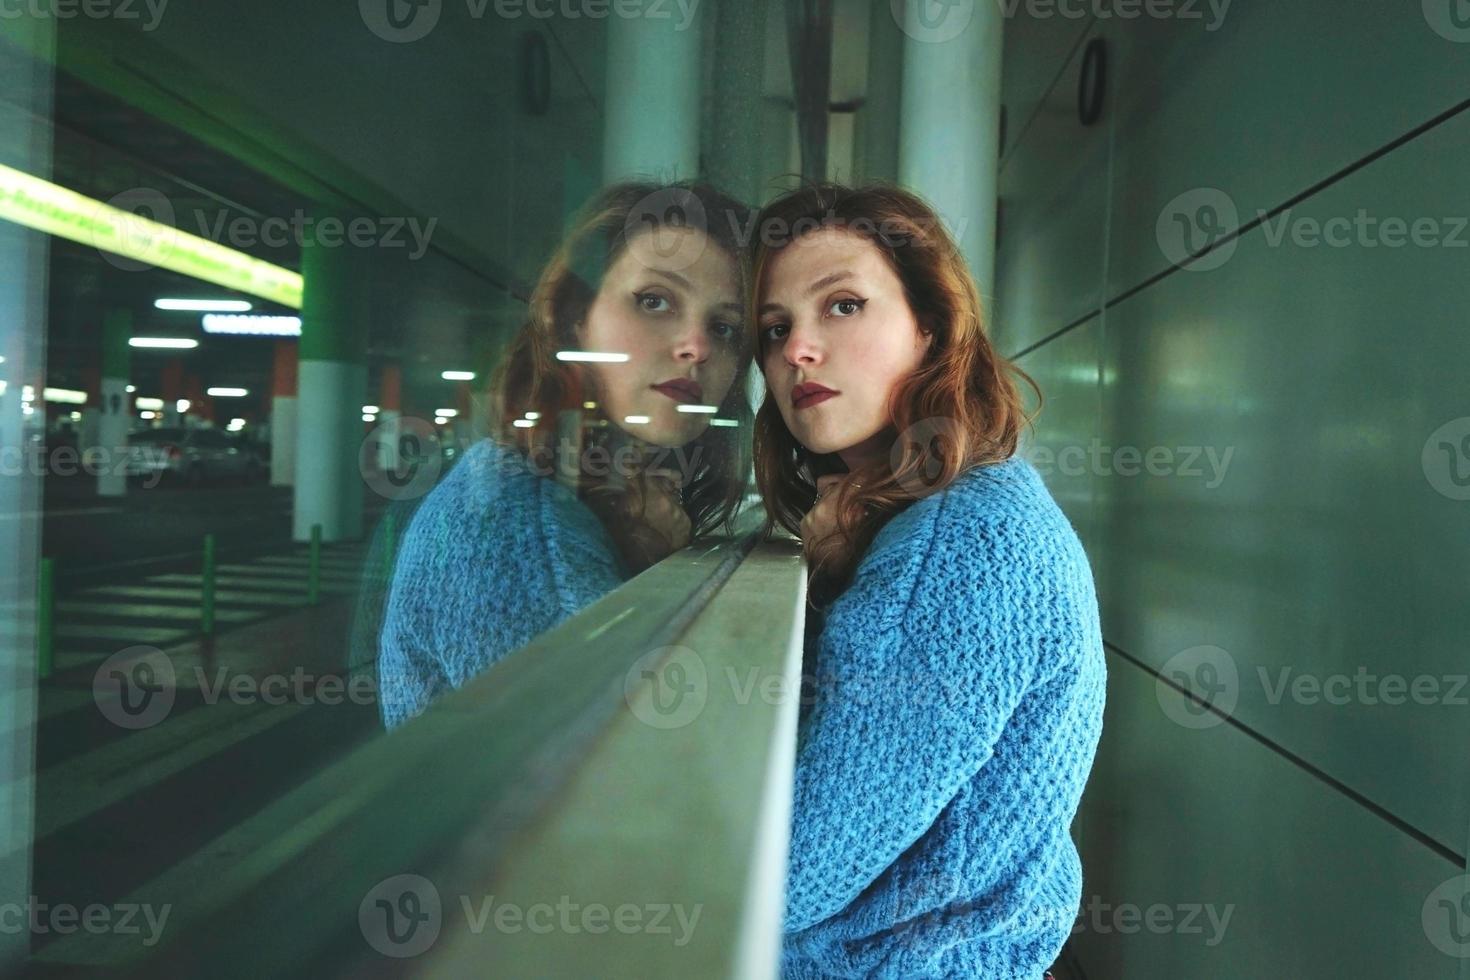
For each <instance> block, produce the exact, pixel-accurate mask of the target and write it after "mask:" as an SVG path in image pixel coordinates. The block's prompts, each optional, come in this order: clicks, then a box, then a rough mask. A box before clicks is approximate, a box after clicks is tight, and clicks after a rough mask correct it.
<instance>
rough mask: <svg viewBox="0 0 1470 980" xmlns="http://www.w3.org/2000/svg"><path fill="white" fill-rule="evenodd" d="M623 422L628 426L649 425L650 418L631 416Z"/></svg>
mask: <svg viewBox="0 0 1470 980" xmlns="http://www.w3.org/2000/svg"><path fill="white" fill-rule="evenodd" d="M623 422H624V423H625V424H627V425H647V424H648V416H647V415H629V416H628V417H627V418H625V419H623Z"/></svg>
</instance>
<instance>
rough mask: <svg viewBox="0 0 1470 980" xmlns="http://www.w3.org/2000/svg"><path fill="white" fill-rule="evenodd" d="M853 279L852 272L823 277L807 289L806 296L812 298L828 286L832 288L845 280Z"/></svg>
mask: <svg viewBox="0 0 1470 980" xmlns="http://www.w3.org/2000/svg"><path fill="white" fill-rule="evenodd" d="M851 278H852V273H851V272H845V271H844V272H834V273H832V274H831V275H827V276H823V277H822V278H820V279H818V280H817V281H816V282H814V283H812V284H811V285H810V286H808V287H806V294H807V295H808V296H810V295H811V294H812V293H820V292H821V291H822V290H824V289H826V288H827V287H828V286H832V285H834V284H836V283H839V282H842V281H843V280H846V279H851Z"/></svg>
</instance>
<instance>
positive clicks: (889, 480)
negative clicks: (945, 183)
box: [751, 184, 1041, 585]
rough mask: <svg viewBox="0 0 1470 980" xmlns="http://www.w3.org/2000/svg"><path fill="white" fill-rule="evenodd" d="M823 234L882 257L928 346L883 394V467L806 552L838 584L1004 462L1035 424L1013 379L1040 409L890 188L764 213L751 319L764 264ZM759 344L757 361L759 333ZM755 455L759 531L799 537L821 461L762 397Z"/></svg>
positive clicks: (914, 208)
mask: <svg viewBox="0 0 1470 980" xmlns="http://www.w3.org/2000/svg"><path fill="white" fill-rule="evenodd" d="M826 228H831V229H838V230H843V231H846V232H848V233H851V234H856V235H859V236H861V237H862V238H863V239H864V240H866V241H868V242H871V243H872V245H873V246H874V247H875V248H877V249H878V250H879V251H880V252H881V253H882V254H883V258H884V259H885V260H886V261H887V262H888V265H889V267H890V268H892V269H893V271H894V272H895V273H896V274H897V275H898V278H899V281H900V282H901V283H902V284H903V291H904V297H905V299H906V300H907V301H908V304H909V308H910V309H911V310H912V311H913V313H914V317H915V320H916V321H917V322H918V325H919V330H920V332H921V333H922V334H924V335H925V336H927V337H930V338H932V339H931V342H930V344H929V346H928V349H927V351H926V352H925V354H924V357H923V360H922V361H921V362H920V364H919V367H918V368H917V369H916V370H915V371H914V372H913V374H911V375H909V377H908V378H906V379H905V380H903V381H901V382H900V383H899V384H897V385H895V387H894V390H893V392H892V396H891V399H890V402H889V419H890V424H891V426H892V431H893V435H894V443H893V445H892V451H891V452H890V453H889V455H888V458H886V459H879V460H876V461H874V462H872V463H868V464H865V465H864V466H863V467H862V468H861V469H860V470H859V471H854V473H853V474H852V476H851V479H850V481H848V482H847V483H845V484H844V488H843V490H842V492H841V493H840V494H839V496H838V498H837V499H836V501H835V503H836V505H837V508H838V510H837V531H836V533H835V534H833V535H831V536H829V537H827V538H825V539H823V540H821V541H816V542H808V543H807V554H808V556H809V557H810V558H811V562H812V567H813V572H814V573H815V574H817V575H819V576H821V577H822V578H823V579H824V580H826V581H827V582H828V583H829V584H836V585H840V584H841V583H843V582H845V581H846V580H847V579H848V578H849V577H850V576H851V574H852V572H853V570H854V569H855V568H856V566H857V563H858V561H859V560H860V559H861V558H862V555H863V553H864V552H865V551H866V550H867V548H868V546H869V545H870V544H871V543H872V541H873V538H874V537H876V536H877V534H878V532H879V531H880V530H881V529H882V528H883V525H885V524H886V523H887V522H888V521H889V520H891V519H892V518H893V517H894V516H895V515H897V514H898V513H900V512H902V511H903V510H904V509H905V508H907V507H908V506H910V505H911V504H913V502H914V501H915V500H917V499H919V498H921V497H923V496H926V495H928V494H931V493H934V492H937V491H939V490H943V489H944V488H945V487H947V486H949V485H950V484H951V483H953V482H954V481H955V480H956V479H957V478H958V477H959V476H960V475H961V474H963V473H964V472H966V471H967V470H969V469H971V468H973V467H976V466H983V465H988V464H992V463H998V462H1001V461H1003V460H1006V459H1009V458H1010V457H1011V456H1012V455H1013V454H1014V453H1015V451H1016V447H1017V444H1018V442H1019V439H1020V434H1021V430H1022V429H1023V428H1024V427H1025V426H1027V425H1029V424H1030V422H1031V420H1032V418H1034V415H1032V416H1028V415H1027V414H1026V411H1025V407H1024V405H1023V402H1022V398H1021V393H1020V390H1019V387H1018V385H1017V381H1018V380H1020V381H1024V382H1025V383H1026V384H1029V385H1030V386H1031V388H1032V389H1033V390H1034V391H1036V394H1037V397H1038V410H1039V400H1040V395H1041V392H1040V389H1039V388H1037V387H1036V383H1035V382H1034V381H1033V380H1032V379H1031V378H1030V377H1029V376H1028V375H1027V374H1026V373H1025V372H1023V371H1021V370H1020V369H1019V368H1017V367H1016V366H1015V365H1013V364H1011V363H1010V362H1009V361H1007V360H1006V359H1005V358H1004V357H1002V356H1001V355H1000V354H998V353H997V352H996V351H995V349H994V347H993V346H992V345H991V343H990V338H989V337H988V336H987V334H986V329H985V320H984V316H983V313H982V310H981V306H980V297H979V294H978V292H977V291H976V289H975V282H974V280H973V279H972V278H971V276H970V272H969V268H968V266H967V265H966V264H965V259H964V256H963V255H962V254H961V253H960V250H959V247H958V246H957V245H956V244H955V242H954V240H953V239H952V238H951V237H950V235H949V233H948V232H947V231H946V230H945V229H944V227H943V225H942V223H941V222H940V219H939V216H938V215H937V214H936V213H935V212H934V210H933V209H932V208H930V207H929V205H928V204H926V203H925V202H924V201H923V200H922V199H920V198H919V197H917V196H916V195H914V194H912V193H910V192H908V191H905V190H902V189H900V188H897V187H892V186H886V185H870V186H865V187H857V188H852V187H844V186H841V185H838V184H814V185H808V186H804V187H802V188H800V189H798V190H795V191H792V192H791V193H789V194H786V195H785V196H783V197H781V198H779V199H777V200H776V201H773V202H772V203H770V204H769V205H767V206H766V207H765V208H764V209H763V210H762V211H761V213H760V215H759V217H758V218H757V221H756V236H755V239H754V241H753V243H752V246H751V255H752V268H751V273H752V276H751V280H752V298H753V300H754V302H752V303H751V308H752V311H754V310H755V309H756V308H757V307H758V298H759V294H760V289H761V284H762V282H763V280H764V276H765V272H766V270H767V269H768V268H769V266H770V263H771V261H772V259H773V258H774V257H775V256H776V255H777V254H778V253H779V252H780V251H781V249H783V248H785V247H787V246H788V245H790V244H791V243H792V242H793V241H795V240H797V239H799V238H800V237H801V236H802V235H804V234H809V233H810V232H812V231H816V230H818V229H826ZM753 315H754V314H753V313H752V316H753ZM756 346H757V356H758V357H760V358H761V361H762V363H764V344H763V340H762V338H760V335H759V332H758V331H757V341H756ZM754 450H755V478H756V485H757V486H758V487H759V488H760V492H761V497H762V498H763V499H764V501H765V505H766V514H767V518H768V524H769V525H780V526H781V527H783V528H785V529H787V530H788V531H790V532H792V533H793V534H799V533H800V527H801V520H802V518H803V517H804V516H805V515H806V513H807V512H808V511H809V510H811V508H812V506H813V504H814V503H815V502H816V496H817V493H816V484H815V477H814V470H816V469H820V468H821V467H822V464H823V463H824V462H826V461H824V460H822V459H820V458H816V457H814V456H813V455H812V454H810V453H808V451H807V450H806V449H805V448H804V447H803V446H802V445H801V444H800V443H799V442H797V440H796V438H795V437H794V436H793V435H792V434H791V431H790V430H789V429H788V428H787V427H786V423H785V421H784V420H783V419H782V417H781V412H780V410H779V409H778V407H777V405H776V402H775V399H773V398H772V397H770V396H769V395H768V396H767V397H766V399H765V401H764V402H763V403H762V405H761V407H760V411H759V413H757V415H756V421H755V447H754ZM854 485H856V486H854Z"/></svg>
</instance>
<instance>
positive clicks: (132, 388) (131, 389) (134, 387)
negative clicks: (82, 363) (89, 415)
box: [0, 358, 138, 395]
mask: <svg viewBox="0 0 1470 980" xmlns="http://www.w3.org/2000/svg"><path fill="white" fill-rule="evenodd" d="M0 360H3V358H0ZM124 390H125V391H127V393H128V394H130V395H131V394H132V393H133V392H135V391H137V390H138V386H137V385H128V386H127V388H125V389H124Z"/></svg>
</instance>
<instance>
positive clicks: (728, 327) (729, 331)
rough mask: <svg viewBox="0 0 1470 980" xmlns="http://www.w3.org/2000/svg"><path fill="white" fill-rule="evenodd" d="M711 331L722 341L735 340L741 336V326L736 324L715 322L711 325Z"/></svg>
mask: <svg viewBox="0 0 1470 980" xmlns="http://www.w3.org/2000/svg"><path fill="white" fill-rule="evenodd" d="M709 329H710V333H712V334H714V335H715V336H716V337H718V338H719V339H720V340H734V339H735V338H736V337H738V336H739V335H740V326H739V324H735V323H720V322H715V323H712V324H710V328H709Z"/></svg>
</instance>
